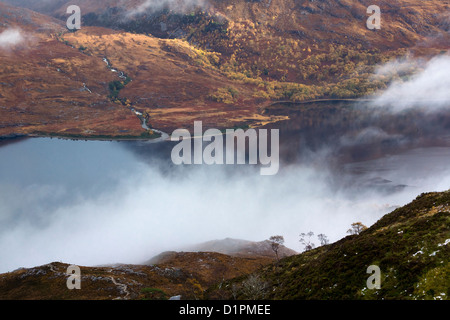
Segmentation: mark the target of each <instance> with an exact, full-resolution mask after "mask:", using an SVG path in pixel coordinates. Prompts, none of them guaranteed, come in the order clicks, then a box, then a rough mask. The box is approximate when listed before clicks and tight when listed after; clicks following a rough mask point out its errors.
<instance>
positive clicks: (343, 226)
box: [0, 104, 450, 272]
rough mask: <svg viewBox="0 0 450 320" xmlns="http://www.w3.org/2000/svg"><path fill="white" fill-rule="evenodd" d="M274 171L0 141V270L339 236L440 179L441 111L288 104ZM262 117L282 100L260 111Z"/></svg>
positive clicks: (99, 145)
mask: <svg viewBox="0 0 450 320" xmlns="http://www.w3.org/2000/svg"><path fill="white" fill-rule="evenodd" d="M287 108H289V109H288V110H289V111H288V112H289V115H290V118H291V120H289V121H285V122H282V123H279V124H276V125H272V126H271V128H277V129H280V160H281V164H280V172H279V173H278V174H277V175H276V176H260V175H259V170H258V167H256V166H206V165H203V166H194V165H193V166H175V165H173V163H172V161H171V157H170V154H171V150H172V148H173V146H174V145H175V143H173V142H164V143H156V144H155V143H149V142H145V141H134V142H130V141H129V142H108V141H70V140H59V139H48V138H35V139H24V140H16V141H8V142H7V143H6V142H2V144H1V145H0V272H6V271H11V270H13V269H15V268H18V267H22V266H25V267H31V266H35V265H39V264H45V263H49V262H51V261H64V262H67V263H75V264H81V265H93V264H103V263H115V262H125V263H139V262H141V261H146V260H148V259H149V258H150V257H152V256H153V255H155V254H158V253H160V252H161V251H164V250H174V249H177V248H180V247H182V246H183V245H187V244H189V243H196V242H200V241H207V240H212V239H218V238H226V237H235V238H243V239H249V240H264V239H267V238H268V237H270V236H271V235H273V234H282V235H284V236H285V238H286V244H287V245H288V246H290V247H292V248H293V249H295V250H300V249H301V248H300V247H299V244H298V234H299V233H301V232H308V231H310V230H312V231H314V232H316V234H318V233H325V234H327V235H328V237H329V238H330V240H331V241H335V240H338V239H339V238H341V237H342V236H345V232H346V230H347V229H348V226H349V225H350V224H351V223H352V222H355V221H362V222H364V223H365V224H366V225H370V224H372V223H374V222H375V221H376V220H378V219H379V218H380V217H381V216H382V215H383V214H385V213H387V212H389V211H390V210H392V208H394V207H395V206H398V205H403V204H406V203H407V202H409V201H411V200H412V199H414V198H415V196H417V195H418V194H420V193H421V192H425V191H439V190H445V189H448V188H449V186H450V162H449V159H450V146H449V142H450V140H449V135H450V114H448V113H439V114H438V113H434V114H425V113H423V112H420V111H409V112H405V113H400V114H391V113H387V112H383V111H377V112H374V111H373V110H372V109H370V108H369V107H367V106H364V105H358V106H356V105H352V104H314V105H303V106H292V105H290V106H288V107H287ZM268 112H270V113H273V114H277V113H281V112H286V106H284V107H283V109H282V108H281V107H276V108H272V109H271V110H270V111H268Z"/></svg>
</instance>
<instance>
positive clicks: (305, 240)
mask: <svg viewBox="0 0 450 320" xmlns="http://www.w3.org/2000/svg"><path fill="white" fill-rule="evenodd" d="M312 236H314V232H312V231H310V232H308V233H300V240H299V241H300V243H301V244H303V245H304V246H305V251H309V250H312V249H314V248H315V247H316V245H315V244H314V243H313V242H312V241H311V237H312Z"/></svg>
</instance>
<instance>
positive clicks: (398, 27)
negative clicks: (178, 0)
mask: <svg viewBox="0 0 450 320" xmlns="http://www.w3.org/2000/svg"><path fill="white" fill-rule="evenodd" d="M4 2H8V3H10V4H12V5H17V6H19V5H22V6H26V7H28V8H29V9H32V10H36V11H39V12H40V13H36V12H33V11H30V10H28V9H27V10H24V9H20V8H17V7H13V6H10V5H7V4H5V3H3V2H0V33H2V32H10V31H11V30H16V31H17V30H19V31H17V32H21V35H22V36H23V37H22V38H24V39H26V40H27V41H21V43H20V44H18V45H17V44H16V45H14V46H9V47H8V48H0V58H1V59H0V71H1V72H0V119H1V122H0V136H8V135H12V134H38V135H59V136H69V137H71V136H75V137H77V136H78V137H79V136H81V137H97V138H98V137H104V138H105V137H106V138H108V137H115V138H136V137H140V138H151V137H152V136H153V132H152V131H149V132H147V131H146V130H145V129H143V128H142V126H141V120H142V119H139V118H138V117H136V114H135V113H134V111H133V109H134V110H137V111H140V112H141V113H143V114H144V115H145V117H146V119H147V120H148V122H149V125H150V127H153V128H156V129H161V130H163V131H167V132H169V133H170V132H171V131H172V130H173V129H176V128H180V127H187V128H190V127H191V126H192V123H193V120H194V119H202V120H203V122H204V125H205V127H217V128H233V127H245V126H253V127H258V126H261V125H265V124H268V123H273V122H277V121H280V120H283V119H286V118H287V117H286V116H283V115H281V116H277V117H275V116H268V115H266V114H263V112H262V110H263V109H264V108H265V107H266V106H268V105H270V104H271V103H272V102H273V101H279V100H290V101H305V100H309V99H315V98H349V97H352V98H354V97H362V96H365V95H368V94H373V93H375V92H377V90H383V89H385V88H386V87H387V85H388V84H389V83H390V81H392V79H400V76H402V77H404V76H405V74H402V75H398V74H397V75H394V76H392V77H388V78H378V79H377V80H376V81H375V80H374V79H373V78H372V77H371V75H372V74H373V73H374V71H375V67H376V65H379V64H382V63H384V62H386V61H388V60H390V59H393V58H395V57H399V56H402V57H403V56H410V57H423V58H425V59H428V58H430V57H432V56H435V55H438V54H445V53H446V52H447V50H448V48H449V47H450V41H449V33H448V31H449V24H448V21H449V20H448V16H447V12H449V1H437V0H430V1H426V3H424V2H423V1H419V0H403V1H395V2H392V1H380V2H379V6H380V7H381V8H382V14H383V16H382V18H383V20H382V21H383V24H382V29H381V30H376V31H371V30H368V29H367V28H366V23H365V22H366V19H367V17H368V15H367V13H366V9H367V6H368V5H369V4H370V3H369V1H363V0H359V1H357V0H353V1H350V0H345V1H344V0H341V1H329V0H321V1H308V0H303V1H292V0H273V1H270V2H267V3H265V2H259V1H245V0H226V1H218V0H217V1H216V0H210V1H198V2H197V1H194V2H189V3H193V4H194V5H184V6H183V5H181V6H179V5H175V4H174V2H171V1H167V2H162V3H163V4H167V5H162V6H159V7H151V6H150V7H147V6H144V7H140V5H141V4H142V3H143V2H144V1H137V0H133V1H131V0H130V1H119V0H108V1H88V0H79V1H70V3H69V2H68V1H63V0H50V1H46V2H45V3H43V2H41V1H26V0H9V1H4ZM182 3H184V4H187V2H183V1H182ZM69 4H71V5H73V4H75V5H80V7H81V9H82V13H83V24H82V26H83V27H82V29H81V30H80V31H77V32H68V31H67V29H66V28H65V20H66V19H67V17H68V15H67V14H66V13H65V10H66V8H67V6H68V5H69ZM139 8H140V10H137V9H139ZM50 16H52V17H50ZM30 17H31V18H30ZM30 19H31V20H30ZM30 39H33V41H31V40H30ZM413 69H414V68H413ZM415 71H417V70H412V72H415Z"/></svg>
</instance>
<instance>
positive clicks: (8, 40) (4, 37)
mask: <svg viewBox="0 0 450 320" xmlns="http://www.w3.org/2000/svg"><path fill="white" fill-rule="evenodd" d="M24 41H25V37H24V35H23V34H22V32H21V30H20V29H16V28H10V29H6V30H5V31H3V32H1V33H0V48H2V49H9V48H12V47H14V46H17V45H18V44H21V43H22V42H24Z"/></svg>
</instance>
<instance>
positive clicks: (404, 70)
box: [374, 55, 450, 112]
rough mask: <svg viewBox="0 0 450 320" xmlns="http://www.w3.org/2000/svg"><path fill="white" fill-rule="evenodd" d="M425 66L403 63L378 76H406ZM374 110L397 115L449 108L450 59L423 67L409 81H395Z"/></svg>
mask: <svg viewBox="0 0 450 320" xmlns="http://www.w3.org/2000/svg"><path fill="white" fill-rule="evenodd" d="M421 63H422V62H421V61H418V60H400V61H395V62H390V63H388V64H386V65H384V66H382V67H380V68H379V70H378V72H377V75H383V76H386V75H387V76H390V75H392V74H398V75H400V76H405V75H406V74H408V73H410V72H411V68H416V67H417V66H418V65H420V64H421ZM374 105H375V106H385V107H389V108H390V109H392V111H394V112H400V111H403V110H405V109H411V108H422V109H424V110H426V111H430V112H433V111H437V110H442V109H444V108H449V107H450V56H449V55H440V56H437V57H435V58H433V59H431V60H430V61H428V62H427V63H425V64H424V67H423V71H420V72H418V73H416V74H415V75H413V76H412V77H410V78H409V79H407V80H404V81H401V80H396V81H394V82H393V83H392V84H391V85H390V86H389V88H388V89H387V90H386V91H385V92H383V93H382V94H381V95H380V96H379V97H378V98H377V99H376V101H375V103H374Z"/></svg>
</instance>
